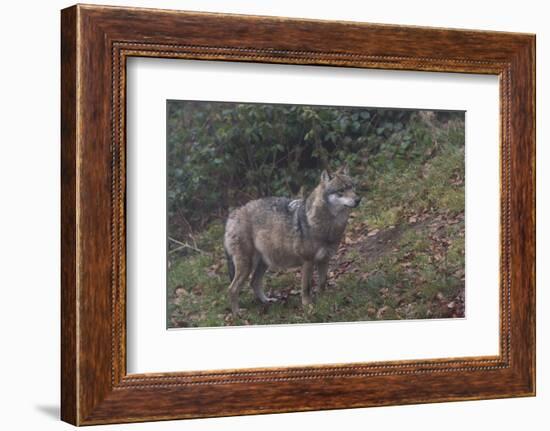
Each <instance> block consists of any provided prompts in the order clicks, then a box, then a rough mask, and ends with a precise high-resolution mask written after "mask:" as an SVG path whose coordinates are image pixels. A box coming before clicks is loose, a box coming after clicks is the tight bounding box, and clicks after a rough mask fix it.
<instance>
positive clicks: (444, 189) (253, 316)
mask: <svg viewBox="0 0 550 431" xmlns="http://www.w3.org/2000/svg"><path fill="white" fill-rule="evenodd" d="M463 157H464V154H463V149H460V148H458V149H457V148H456V147H454V146H448V147H443V148H441V149H439V151H438V154H437V155H436V156H434V157H429V158H427V159H425V160H424V161H422V162H421V163H420V162H419V163H411V164H410V165H409V166H407V168H406V169H403V170H400V171H399V173H395V172H394V173H392V172H393V171H392V172H388V174H387V175H380V176H378V177H376V178H374V179H373V178H367V176H366V175H365V177H364V178H360V182H361V181H365V182H367V181H368V182H369V184H368V189H369V191H368V192H366V193H365V196H363V202H364V203H362V204H361V206H360V207H359V208H357V209H355V210H354V211H353V212H352V213H351V216H350V219H349V223H348V227H347V229H346V233H345V236H344V238H343V240H342V242H341V244H340V247H339V249H338V252H337V254H336V255H335V256H334V257H333V258H332V259H331V262H330V266H329V274H328V287H327V289H326V290H325V291H324V292H318V291H317V290H318V289H317V282H316V278H315V280H314V300H315V303H314V305H313V306H311V307H307V308H305V309H304V307H302V305H301V298H300V271H299V269H297V270H289V271H284V272H278V273H270V272H268V273H267V274H266V277H265V278H264V285H265V291H266V293H267V294H268V295H269V296H271V297H274V298H276V299H277V301H276V302H274V303H272V304H270V305H268V306H264V305H262V304H260V303H259V302H258V301H257V300H256V299H255V298H254V295H253V292H252V289H251V288H250V287H249V286H245V287H243V288H242V290H241V293H240V298H239V304H240V307H241V308H242V309H244V311H243V313H242V316H241V317H239V318H237V319H233V317H232V315H231V312H230V307H229V301H228V295H227V287H228V285H229V277H228V274H227V268H226V261H225V256H224V252H223V222H222V221H221V220H218V221H214V222H212V223H211V224H210V225H209V226H208V228H206V229H204V230H203V231H202V232H201V233H199V234H195V235H194V236H193V238H192V240H193V247H194V248H196V249H197V250H200V251H197V250H192V249H184V250H182V251H181V252H176V253H171V254H170V256H169V269H168V292H167V295H168V304H167V326H168V327H170V328H176V327H197V326H200V327H208V326H228V325H264V324H289V323H318V322H354V321H369V320H397V319H429V318H452V317H464V312H465V310H464V301H465V298H464V278H465V272H464V244H465V237H464V234H465V232H464V176H463V175H464V174H463V163H464V161H463ZM457 166H458V167H462V168H458V169H457ZM359 186H361V184H359Z"/></svg>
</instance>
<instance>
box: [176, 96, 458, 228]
mask: <svg viewBox="0 0 550 431" xmlns="http://www.w3.org/2000/svg"><path fill="white" fill-rule="evenodd" d="M445 114H446V113H443V114H437V115H445ZM434 115H436V114H434ZM459 115H462V114H459ZM419 122H421V119H420V118H419V116H418V113H417V112H415V111H408V110H392V109H373V108H354V107H343V108H342V107H323V106H298V105H274V104H271V105H264V104H244V103H223V102H195V101H169V102H168V123H167V139H168V157H167V159H168V179H167V181H168V217H169V226H170V228H171V229H172V233H175V234H176V236H181V235H182V234H184V233H186V232H188V231H189V228H191V227H192V228H196V227H198V228H200V227H202V226H204V225H205V224H206V223H208V222H209V221H211V220H212V219H213V218H216V217H220V216H222V215H225V214H226V213H227V210H228V209H229V208H230V207H234V206H238V205H241V204H242V203H244V202H246V201H248V200H250V199H254V198H258V197H263V196H270V195H286V196H295V195H297V194H298V193H299V191H300V190H301V188H302V187H304V188H305V189H306V190H311V188H312V187H314V185H315V184H316V183H317V181H318V178H319V174H320V172H321V170H322V169H331V168H332V169H334V168H336V167H337V166H339V165H340V164H342V163H348V164H349V165H350V166H351V167H352V171H353V172H354V173H362V172H364V171H365V169H366V168H367V165H371V166H372V167H373V168H374V170H376V171H379V170H386V169H388V168H391V167H395V168H401V167H403V166H406V165H407V163H408V161H409V160H411V159H413V158H417V157H419V156H422V155H424V153H425V152H426V151H427V150H428V149H429V148H430V147H431V146H432V145H433V142H432V141H431V140H430V131H429V130H427V129H426V127H412V125H414V124H416V123H419Z"/></svg>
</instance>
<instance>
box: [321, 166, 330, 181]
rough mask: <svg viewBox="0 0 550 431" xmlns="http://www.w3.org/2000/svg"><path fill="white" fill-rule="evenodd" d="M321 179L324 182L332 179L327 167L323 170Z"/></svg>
mask: <svg viewBox="0 0 550 431" xmlns="http://www.w3.org/2000/svg"><path fill="white" fill-rule="evenodd" d="M321 181H322V182H323V183H328V182H329V181H330V175H329V174H328V172H327V170H326V169H325V170H324V171H323V172H321Z"/></svg>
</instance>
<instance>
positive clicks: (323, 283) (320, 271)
mask: <svg viewBox="0 0 550 431" xmlns="http://www.w3.org/2000/svg"><path fill="white" fill-rule="evenodd" d="M328 261H329V260H328V259H325V260H322V261H320V262H317V277H318V278H319V290H320V291H321V292H322V291H323V290H325V289H326V287H327V273H328Z"/></svg>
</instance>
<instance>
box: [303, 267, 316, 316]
mask: <svg viewBox="0 0 550 431" xmlns="http://www.w3.org/2000/svg"><path fill="white" fill-rule="evenodd" d="M312 277H313V262H305V263H304V264H303V265H302V305H304V306H305V305H309V304H311V303H312V302H313V301H312V300H311V279H312Z"/></svg>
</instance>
